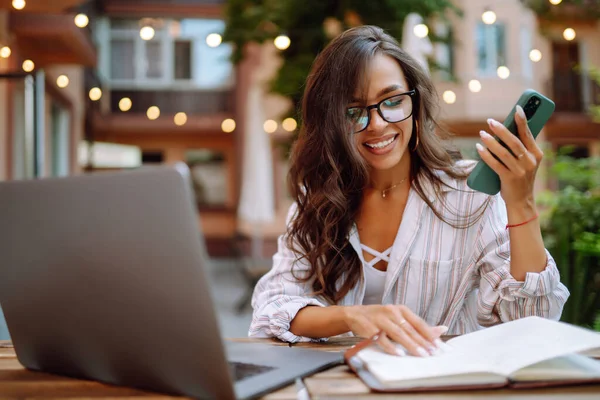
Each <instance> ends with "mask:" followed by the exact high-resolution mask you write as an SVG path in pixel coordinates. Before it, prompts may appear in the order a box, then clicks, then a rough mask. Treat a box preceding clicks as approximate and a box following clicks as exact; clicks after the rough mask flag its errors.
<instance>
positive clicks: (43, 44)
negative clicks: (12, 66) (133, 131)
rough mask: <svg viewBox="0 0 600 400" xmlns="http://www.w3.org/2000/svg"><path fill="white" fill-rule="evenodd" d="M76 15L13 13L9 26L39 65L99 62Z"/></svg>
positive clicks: (21, 48) (21, 46) (25, 53)
mask: <svg viewBox="0 0 600 400" xmlns="http://www.w3.org/2000/svg"><path fill="white" fill-rule="evenodd" d="M73 18H74V16H73V15H69V14H62V15H48V14H31V13H29V14H28V13H11V14H10V29H11V31H12V32H13V33H14V35H15V36H16V40H17V44H18V46H19V49H20V50H21V53H22V55H23V56H24V57H27V58H31V59H32V60H33V61H34V62H35V63H36V65H38V66H44V65H51V64H79V65H84V66H88V67H94V66H96V64H97V62H98V56H97V51H96V46H95V45H94V43H93V42H92V40H91V38H90V36H89V32H88V30H87V29H81V28H78V27H77V26H75V23H74V22H73Z"/></svg>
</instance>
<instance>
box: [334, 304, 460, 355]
mask: <svg viewBox="0 0 600 400" xmlns="http://www.w3.org/2000/svg"><path fill="white" fill-rule="evenodd" d="M344 309H345V312H344V319H345V321H346V323H347V324H348V328H349V329H350V330H351V331H352V333H354V334H355V335H356V336H360V337H364V338H372V337H374V336H375V335H378V337H377V339H376V341H377V344H378V345H379V346H380V347H381V348H382V349H383V350H384V351H385V352H386V353H389V354H394V355H406V354H405V353H404V352H403V350H401V349H400V350H398V348H397V346H396V345H395V343H397V344H400V345H402V346H403V347H404V348H405V349H406V350H407V351H408V352H409V353H410V354H412V355H414V356H421V357H427V356H429V355H431V354H434V353H435V352H436V351H438V350H439V349H440V348H442V347H443V346H444V344H443V343H442V341H441V340H440V336H441V335H442V334H444V333H445V332H446V331H447V330H448V328H447V327H445V326H434V327H432V326H429V325H428V324H427V323H426V322H425V321H423V319H421V318H420V317H419V316H418V315H416V314H415V313H413V312H412V311H411V310H410V309H409V308H408V307H406V306H404V305H367V306H363V305H359V306H347V307H344Z"/></svg>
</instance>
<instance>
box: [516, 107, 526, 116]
mask: <svg viewBox="0 0 600 400" xmlns="http://www.w3.org/2000/svg"><path fill="white" fill-rule="evenodd" d="M517 114H519V117H521V118H523V119H525V118H526V117H525V111H523V108H522V107H521V106H519V105H517Z"/></svg>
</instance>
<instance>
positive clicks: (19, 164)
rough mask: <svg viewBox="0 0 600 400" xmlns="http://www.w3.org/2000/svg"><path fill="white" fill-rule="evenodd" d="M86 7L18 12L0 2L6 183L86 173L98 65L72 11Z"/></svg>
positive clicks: (33, 7)
mask: <svg viewBox="0 0 600 400" xmlns="http://www.w3.org/2000/svg"><path fill="white" fill-rule="evenodd" d="M82 3H83V1H81V0H57V1H52V2H39V1H38V2H31V4H29V3H27V4H28V6H27V7H25V8H24V9H22V10H16V9H15V8H14V7H13V6H12V4H11V2H10V1H2V2H0V48H1V51H0V76H1V78H0V160H1V162H0V179H24V178H31V177H34V176H64V175H68V174H71V173H76V172H78V171H79V170H80V168H79V164H78V162H77V149H78V144H79V142H80V141H81V140H82V139H83V137H84V120H85V107H86V106H85V105H86V101H85V98H84V92H85V84H86V77H85V75H86V74H85V68H86V67H93V66H95V65H96V59H97V51H96V46H95V44H94V43H93V40H92V38H91V36H90V31H89V29H80V28H78V27H77V26H75V24H74V23H73V18H74V14H71V12H70V10H72V9H73V7H79V6H80V5H81V4H82ZM17 4H18V2H17ZM61 76H64V77H66V80H65V78H63V77H61ZM59 77H61V79H60V82H61V86H62V85H66V86H65V87H64V88H59V87H58V86H57V81H59ZM36 154H37V157H36ZM36 160H37V163H36Z"/></svg>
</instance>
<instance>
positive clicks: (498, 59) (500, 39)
mask: <svg viewBox="0 0 600 400" xmlns="http://www.w3.org/2000/svg"><path fill="white" fill-rule="evenodd" d="M455 3H456V5H457V6H458V7H459V8H460V9H461V10H462V11H463V13H464V15H463V16H462V17H461V18H458V17H454V18H452V23H451V25H450V26H449V27H448V26H443V25H440V26H437V27H435V28H434V29H438V30H439V31H438V32H441V33H443V32H444V31H446V30H447V29H451V30H452V32H453V37H454V45H453V46H452V48H448V46H444V45H438V46H437V49H436V59H437V61H438V62H439V63H440V64H442V65H447V66H449V67H450V68H451V69H452V71H453V72H454V75H455V76H456V78H457V79H458V82H451V81H449V80H448V79H447V76H444V75H445V74H443V73H438V74H436V76H435V77H436V83H437V85H436V86H437V89H438V91H439V94H440V97H441V104H442V107H443V119H444V120H445V121H446V122H447V123H448V125H449V127H450V130H451V131H453V132H454V133H456V134H457V135H458V136H459V137H461V138H464V139H463V140H458V141H457V142H458V143H459V144H461V146H462V147H463V148H464V149H465V152H466V153H469V152H470V154H472V155H474V154H475V153H474V143H475V141H477V140H478V132H479V130H480V129H486V123H485V121H486V119H487V118H489V117H492V118H496V119H499V120H503V119H504V117H505V116H506V115H507V113H508V112H509V110H510V109H511V107H512V106H513V105H514V103H515V101H516V99H517V97H518V96H519V94H520V93H521V92H522V91H523V90H525V89H527V88H533V89H535V90H538V91H539V92H541V93H542V94H545V95H547V96H549V97H550V98H551V99H553V100H554V101H555V103H556V111H555V113H554V115H553V116H552V118H551V119H550V121H549V122H548V124H547V125H546V127H545V129H544V131H543V134H542V135H541V137H540V140H541V141H544V142H546V144H548V145H549V146H548V148H551V149H554V150H556V149H557V148H559V147H560V146H563V145H574V146H575V147H576V151H575V153H574V155H576V156H586V157H587V156H591V155H595V156H598V155H600V125H599V124H597V123H594V122H593V121H592V118H591V117H590V115H589V113H588V110H589V106H590V105H592V104H594V102H596V103H597V102H598V101H600V99H599V96H600V89H599V87H598V85H597V84H595V83H594V82H593V81H592V80H591V79H590V77H589V75H588V73H587V70H588V69H589V68H590V67H596V68H598V67H600V46H598V43H597V41H598V38H599V37H600V21H599V20H598V19H597V17H596V18H593V17H592V18H589V16H588V15H587V14H586V8H585V6H581V7H570V6H566V5H565V4H560V5H558V6H555V13H554V14H555V15H554V16H555V18H554V19H552V20H550V19H549V18H538V17H537V16H536V14H535V13H534V12H532V11H531V10H530V9H528V8H526V7H525V5H524V3H528V1H527V0H502V1H500V0H484V1H481V0H455ZM484 20H486V21H487V22H488V23H485V22H484ZM492 21H493V23H489V22H492ZM569 29H570V30H572V31H570V30H569ZM573 34H574V35H573ZM572 36H574V37H572ZM577 66H579V67H580V70H577V69H576V67H577ZM499 69H500V70H499ZM503 74H504V75H503ZM499 75H503V76H505V75H508V77H506V78H505V79H502V78H501V77H500V76H499ZM446 91H451V92H452V93H453V94H454V95H452V94H447V95H446V96H444V92H446ZM445 97H447V98H445ZM444 100H453V101H451V103H452V104H448V102H446V101H444ZM539 183H540V184H542V185H543V186H546V185H547V184H548V182H542V181H540V182H539Z"/></svg>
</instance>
